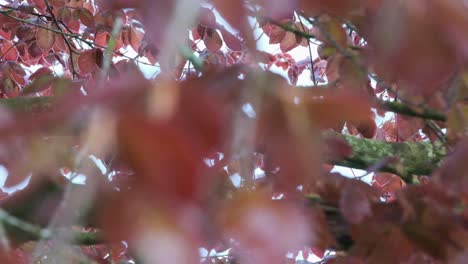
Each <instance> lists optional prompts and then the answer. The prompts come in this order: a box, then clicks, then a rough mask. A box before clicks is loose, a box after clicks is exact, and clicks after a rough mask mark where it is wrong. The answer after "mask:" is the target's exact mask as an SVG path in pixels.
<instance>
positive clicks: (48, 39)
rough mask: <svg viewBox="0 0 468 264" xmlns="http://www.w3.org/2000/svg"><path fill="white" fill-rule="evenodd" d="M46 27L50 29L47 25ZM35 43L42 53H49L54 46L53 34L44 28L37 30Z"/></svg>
mask: <svg viewBox="0 0 468 264" xmlns="http://www.w3.org/2000/svg"><path fill="white" fill-rule="evenodd" d="M47 27H50V25H47ZM36 43H37V46H38V47H39V48H41V49H42V50H43V51H44V52H47V51H49V50H50V49H51V48H52V47H53V46H54V43H55V33H54V32H52V31H50V30H47V29H44V28H38V29H37V31H36Z"/></svg>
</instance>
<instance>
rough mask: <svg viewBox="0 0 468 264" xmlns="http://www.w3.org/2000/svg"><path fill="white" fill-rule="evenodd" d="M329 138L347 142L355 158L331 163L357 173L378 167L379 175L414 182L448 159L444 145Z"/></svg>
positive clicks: (345, 137)
mask: <svg viewBox="0 0 468 264" xmlns="http://www.w3.org/2000/svg"><path fill="white" fill-rule="evenodd" d="M325 134H326V136H327V137H338V138H341V139H343V140H344V141H346V143H348V144H349V145H350V146H351V147H352V148H353V154H352V156H351V157H348V158H347V159H345V160H344V161H337V162H331V163H333V164H334V165H340V166H345V167H350V168H356V169H369V168H371V167H373V166H375V165H376V164H381V166H379V167H378V168H377V170H379V171H386V172H391V173H394V174H397V175H399V176H401V177H402V179H403V180H405V181H407V182H411V181H412V179H411V176H412V175H429V174H431V172H432V171H433V170H434V169H435V168H437V166H438V165H439V163H440V162H441V161H442V159H443V158H444V157H445V155H446V150H445V148H444V147H443V146H442V144H441V143H436V144H432V143H430V142H398V143H396V142H385V141H380V140H372V139H362V138H357V137H355V136H350V135H343V134H339V133H335V132H328V131H327V132H326V133H325Z"/></svg>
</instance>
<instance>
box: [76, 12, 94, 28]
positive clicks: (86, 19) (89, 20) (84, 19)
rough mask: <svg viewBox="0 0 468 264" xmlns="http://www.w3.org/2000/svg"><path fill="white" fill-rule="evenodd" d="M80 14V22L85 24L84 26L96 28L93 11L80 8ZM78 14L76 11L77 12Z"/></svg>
mask: <svg viewBox="0 0 468 264" xmlns="http://www.w3.org/2000/svg"><path fill="white" fill-rule="evenodd" d="M78 10H79V14H80V21H81V23H83V25H85V26H87V27H89V28H94V27H95V26H96V24H95V22H94V16H93V13H91V11H89V10H88V9H86V8H80V9H78ZM75 12H76V11H75Z"/></svg>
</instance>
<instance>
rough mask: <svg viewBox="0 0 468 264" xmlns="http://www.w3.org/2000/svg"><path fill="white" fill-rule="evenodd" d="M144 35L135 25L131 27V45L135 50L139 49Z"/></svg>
mask: <svg viewBox="0 0 468 264" xmlns="http://www.w3.org/2000/svg"><path fill="white" fill-rule="evenodd" d="M143 37H144V34H143V32H141V31H139V30H138V29H136V28H135V27H130V46H132V48H133V50H134V51H136V52H138V51H139V49H140V46H141V41H142V40H143Z"/></svg>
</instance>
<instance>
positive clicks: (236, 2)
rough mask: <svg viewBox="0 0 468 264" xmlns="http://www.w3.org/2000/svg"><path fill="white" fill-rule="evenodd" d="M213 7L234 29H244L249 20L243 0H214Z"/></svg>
mask: <svg viewBox="0 0 468 264" xmlns="http://www.w3.org/2000/svg"><path fill="white" fill-rule="evenodd" d="M213 5H214V6H215V8H216V10H217V11H218V12H219V13H220V14H221V16H223V18H224V19H226V21H227V22H228V23H229V24H230V25H231V26H232V27H234V28H236V29H242V27H243V24H244V23H245V22H246V19H247V17H246V16H245V11H244V3H243V1H242V0H230V1H225V0H214V1H213Z"/></svg>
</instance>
